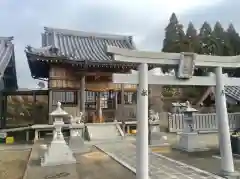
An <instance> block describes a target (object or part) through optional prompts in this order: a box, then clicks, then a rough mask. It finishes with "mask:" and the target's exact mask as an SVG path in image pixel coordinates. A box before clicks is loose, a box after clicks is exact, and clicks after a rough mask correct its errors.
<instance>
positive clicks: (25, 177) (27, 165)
mask: <svg viewBox="0 0 240 179" xmlns="http://www.w3.org/2000/svg"><path fill="white" fill-rule="evenodd" d="M30 150H31V151H30V154H29V156H28V161H27V164H26V167H25V171H24V174H23V176H22V179H27V169H28V168H29V164H30V159H31V155H32V151H33V148H31V149H30Z"/></svg>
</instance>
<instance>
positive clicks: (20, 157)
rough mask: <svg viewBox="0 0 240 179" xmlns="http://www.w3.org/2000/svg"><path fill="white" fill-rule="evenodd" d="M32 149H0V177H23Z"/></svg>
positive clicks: (20, 178) (4, 178) (11, 178)
mask: <svg viewBox="0 0 240 179" xmlns="http://www.w3.org/2000/svg"><path fill="white" fill-rule="evenodd" d="M29 154H30V150H11V151H5V150H2V151H0V178H1V179H22V177H23V174H24V171H25V168H26V164H27V161H28V157H29Z"/></svg>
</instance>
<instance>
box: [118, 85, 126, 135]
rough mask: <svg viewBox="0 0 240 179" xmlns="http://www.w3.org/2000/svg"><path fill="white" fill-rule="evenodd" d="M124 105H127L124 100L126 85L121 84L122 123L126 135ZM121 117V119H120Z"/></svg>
mask: <svg viewBox="0 0 240 179" xmlns="http://www.w3.org/2000/svg"><path fill="white" fill-rule="evenodd" d="M124 105H125V99H124V84H121V114H122V115H120V116H121V118H120V119H121V121H122V128H123V132H124V134H125V132H126V130H125V128H126V127H125V121H126V116H125V115H124ZM120 116H119V117H120Z"/></svg>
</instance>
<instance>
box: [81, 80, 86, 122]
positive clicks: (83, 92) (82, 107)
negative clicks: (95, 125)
mask: <svg viewBox="0 0 240 179" xmlns="http://www.w3.org/2000/svg"><path fill="white" fill-rule="evenodd" d="M80 93H81V95H80V96H81V98H80V107H81V112H83V114H84V116H85V117H86V111H85V101H86V100H85V98H86V96H85V76H82V77H81V85H80ZM84 121H85V120H84Z"/></svg>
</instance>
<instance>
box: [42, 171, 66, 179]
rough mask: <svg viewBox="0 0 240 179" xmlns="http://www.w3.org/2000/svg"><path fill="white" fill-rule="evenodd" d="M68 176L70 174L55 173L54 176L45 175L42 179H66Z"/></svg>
mask: <svg viewBox="0 0 240 179" xmlns="http://www.w3.org/2000/svg"><path fill="white" fill-rule="evenodd" d="M68 175H70V173H67V172H61V173H56V174H53V175H47V176H45V177H44V179H57V178H63V177H67V176H68Z"/></svg>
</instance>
